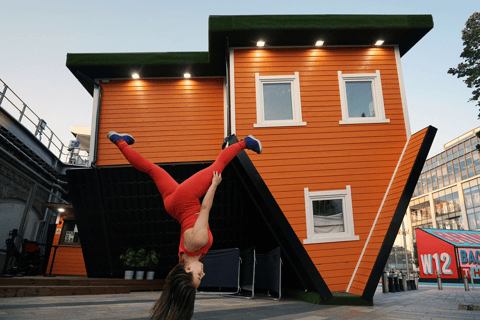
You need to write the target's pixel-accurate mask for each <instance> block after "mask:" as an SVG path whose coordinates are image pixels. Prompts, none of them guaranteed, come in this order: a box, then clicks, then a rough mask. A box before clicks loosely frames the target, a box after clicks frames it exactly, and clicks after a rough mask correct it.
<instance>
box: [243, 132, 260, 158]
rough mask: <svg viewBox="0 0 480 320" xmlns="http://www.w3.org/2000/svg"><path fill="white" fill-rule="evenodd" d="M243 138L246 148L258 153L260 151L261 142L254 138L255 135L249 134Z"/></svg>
mask: <svg viewBox="0 0 480 320" xmlns="http://www.w3.org/2000/svg"><path fill="white" fill-rule="evenodd" d="M243 140H245V144H246V145H247V149H249V150H252V151H255V152H256V153H258V154H260V153H262V144H261V143H260V140H258V139H255V137H254V136H252V135H249V136H248V137H246V138H245V139H243Z"/></svg>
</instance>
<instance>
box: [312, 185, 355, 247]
mask: <svg viewBox="0 0 480 320" xmlns="http://www.w3.org/2000/svg"><path fill="white" fill-rule="evenodd" d="M304 191H305V214H306V221H307V239H304V240H303V243H304V244H312V243H326V242H340V241H357V240H359V239H360V237H359V236H356V235H355V230H354V227H353V207H352V192H351V188H350V186H347V187H346V189H345V190H330V191H316V192H310V191H308V188H305V189H304ZM332 199H342V200H343V209H344V211H343V212H344V214H343V221H344V227H345V231H344V232H336V233H325V234H315V232H314V225H313V201H315V200H332Z"/></svg>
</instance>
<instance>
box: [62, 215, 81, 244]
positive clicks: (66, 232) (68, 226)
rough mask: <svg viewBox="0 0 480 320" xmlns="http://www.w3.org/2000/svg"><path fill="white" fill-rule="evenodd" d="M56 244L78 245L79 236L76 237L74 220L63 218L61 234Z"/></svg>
mask: <svg viewBox="0 0 480 320" xmlns="http://www.w3.org/2000/svg"><path fill="white" fill-rule="evenodd" d="M58 244H59V245H67V246H79V245H80V238H79V237H78V229H77V223H76V222H75V220H66V219H64V220H63V228H62V234H61V236H60V241H59V243H58Z"/></svg>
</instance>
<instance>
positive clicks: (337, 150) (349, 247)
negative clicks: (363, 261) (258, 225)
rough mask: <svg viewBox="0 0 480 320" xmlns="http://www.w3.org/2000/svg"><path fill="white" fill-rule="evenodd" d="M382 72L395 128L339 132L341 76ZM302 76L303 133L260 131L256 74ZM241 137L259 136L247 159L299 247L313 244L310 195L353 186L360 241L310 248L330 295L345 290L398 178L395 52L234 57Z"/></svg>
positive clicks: (266, 52)
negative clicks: (307, 241) (389, 188)
mask: <svg viewBox="0 0 480 320" xmlns="http://www.w3.org/2000/svg"><path fill="white" fill-rule="evenodd" d="M339 70H341V71H342V72H343V73H374V72H375V70H380V74H381V81H382V89H383V96H384V104H385V114H386V117H387V119H390V123H382V124H358V125H340V124H339V121H340V120H342V115H341V107H340V91H339V84H338V71H339ZM296 71H298V72H299V76H300V92H301V104H302V116H303V121H305V122H307V125H306V126H303V127H277V128H254V126H253V125H254V123H256V101H255V73H256V72H259V73H260V75H293V74H294V73H295V72H296ZM234 85H235V117H236V134H237V136H238V137H239V138H243V137H244V136H246V135H249V134H253V135H255V136H256V137H258V138H259V139H260V140H261V141H262V144H263V147H264V151H263V153H262V154H261V155H256V154H252V153H249V156H250V157H251V159H252V161H253V163H254V164H255V166H256V168H257V169H258V171H259V173H260V174H261V176H262V178H263V179H264V180H265V183H266V184H267V186H268V188H269V189H270V191H271V192H272V194H273V196H274V197H275V199H276V200H277V202H278V204H279V205H280V208H281V209H282V211H283V212H284V214H285V215H286V217H287V219H288V221H289V222H290V224H291V225H292V227H293V229H294V230H295V232H296V234H297V236H298V237H299V239H300V241H302V242H303V240H304V239H306V237H307V231H306V220H305V199H304V188H306V187H308V188H309V190H310V191H326V190H338V189H345V187H346V185H351V188H352V189H351V190H352V199H353V211H354V226H355V234H356V235H358V236H359V237H360V240H359V241H349V242H333V243H323V244H307V245H304V246H305V249H306V250H307V252H308V254H309V255H310V257H311V258H312V260H313V262H314V263H315V265H316V266H317V268H318V270H319V271H320V274H321V275H322V277H323V279H325V281H326V283H327V285H328V286H329V288H330V290H332V291H334V292H342V291H346V289H347V286H348V283H349V281H350V279H351V277H352V274H353V271H354V269H355V266H356V263H357V261H358V259H359V256H360V253H361V251H362V249H363V246H364V244H365V240H366V238H367V236H368V233H369V232H370V228H371V226H372V223H373V220H374V219H375V216H376V214H377V212H378V210H379V207H380V204H381V202H382V199H383V197H384V195H385V192H386V189H387V186H388V184H389V182H390V179H391V178H392V174H393V172H394V170H395V167H396V165H397V162H398V160H399V157H400V154H401V153H402V150H403V148H404V146H405V143H406V140H407V135H406V129H405V120H404V115H403V107H402V100H401V94H400V86H399V80H398V74H397V65H396V59H395V52H394V49H393V48H392V47H384V48H382V47H374V48H367V47H354V48H351V47H350V48H340V47H336V48H318V49H317V48H305V49H303V48H302V49H236V50H234Z"/></svg>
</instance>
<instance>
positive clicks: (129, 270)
mask: <svg viewBox="0 0 480 320" xmlns="http://www.w3.org/2000/svg"><path fill="white" fill-rule="evenodd" d="M120 260H121V261H122V263H123V265H124V267H125V269H126V270H125V279H133V273H134V272H135V271H133V270H134V269H135V267H136V255H135V251H133V249H132V248H131V247H129V248H128V249H127V251H126V252H125V253H124V254H122V255H120Z"/></svg>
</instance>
